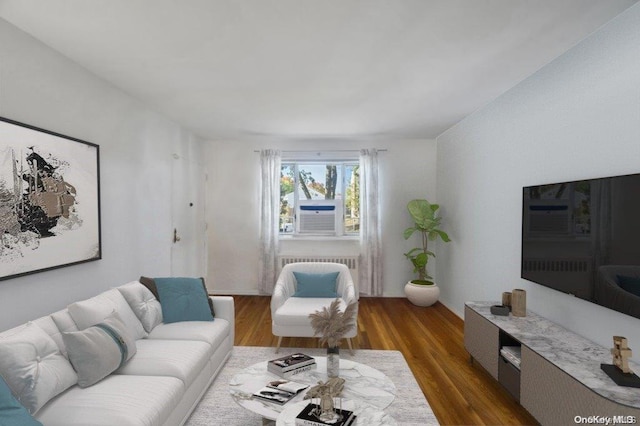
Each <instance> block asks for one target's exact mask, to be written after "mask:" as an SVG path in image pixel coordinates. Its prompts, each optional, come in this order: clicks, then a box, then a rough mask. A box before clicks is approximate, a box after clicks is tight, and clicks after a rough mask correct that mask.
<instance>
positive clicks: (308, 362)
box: [267, 353, 316, 379]
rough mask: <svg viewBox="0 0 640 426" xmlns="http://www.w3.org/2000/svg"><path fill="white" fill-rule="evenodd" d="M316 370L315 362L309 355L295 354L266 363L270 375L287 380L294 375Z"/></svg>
mask: <svg viewBox="0 0 640 426" xmlns="http://www.w3.org/2000/svg"><path fill="white" fill-rule="evenodd" d="M314 368H316V360H315V359H314V358H313V357H310V356H309V355H305V354H302V353H295V354H291V355H287V356H285V357H282V358H277V359H272V360H271V361H269V362H268V363H267V370H268V371H269V372H270V373H273V374H276V375H278V376H280V377H283V378H285V379H288V378H290V377H292V376H295V375H296V374H299V373H302V372H303V371H308V370H312V369H314Z"/></svg>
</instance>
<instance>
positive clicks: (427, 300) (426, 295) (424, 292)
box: [404, 281, 440, 306]
mask: <svg viewBox="0 0 640 426" xmlns="http://www.w3.org/2000/svg"><path fill="white" fill-rule="evenodd" d="M404 294H406V296H407V299H409V302H411V303H413V304H414V305H416V306H431V305H433V304H434V303H436V302H437V301H438V297H440V287H438V286H437V285H436V284H435V283H433V285H421V284H413V283H412V282H411V281H409V282H408V283H407V284H406V285H405V286H404Z"/></svg>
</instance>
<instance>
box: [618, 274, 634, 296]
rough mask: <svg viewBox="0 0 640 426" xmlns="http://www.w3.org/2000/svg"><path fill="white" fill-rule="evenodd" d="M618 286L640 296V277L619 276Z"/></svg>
mask: <svg viewBox="0 0 640 426" xmlns="http://www.w3.org/2000/svg"><path fill="white" fill-rule="evenodd" d="M617 278H618V285H619V286H620V288H621V289H623V290H626V291H628V292H629V293H631V294H635V295H636V296H640V277H626V276H624V275H618V276H617Z"/></svg>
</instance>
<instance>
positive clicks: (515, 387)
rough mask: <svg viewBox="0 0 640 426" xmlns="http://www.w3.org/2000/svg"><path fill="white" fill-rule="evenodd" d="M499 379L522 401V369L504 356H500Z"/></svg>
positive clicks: (517, 399)
mask: <svg viewBox="0 0 640 426" xmlns="http://www.w3.org/2000/svg"><path fill="white" fill-rule="evenodd" d="M499 358H500V361H499V364H498V381H499V382H500V384H501V385H502V386H504V388H505V389H506V390H507V391H508V392H509V393H510V394H511V395H512V396H513V397H514V398H515V399H516V401H518V402H520V370H518V369H517V368H516V367H514V366H513V364H511V363H510V362H509V361H507V360H505V359H504V358H503V357H499Z"/></svg>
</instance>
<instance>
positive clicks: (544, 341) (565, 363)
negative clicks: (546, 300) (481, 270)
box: [466, 302, 640, 408]
mask: <svg viewBox="0 0 640 426" xmlns="http://www.w3.org/2000/svg"><path fill="white" fill-rule="evenodd" d="M496 304H499V302H467V303H466V305H467V306H468V307H469V308H471V309H472V310H474V311H475V312H477V313H478V314H480V315H482V316H483V317H485V318H486V319H487V320H489V321H490V322H492V323H493V324H495V325H496V326H498V328H500V329H502V330H504V331H505V332H507V333H508V334H510V335H511V336H513V337H514V338H515V339H517V340H518V341H519V342H520V343H522V344H523V345H525V346H526V347H528V348H529V349H531V350H532V351H534V352H536V353H537V354H538V355H540V356H542V357H543V358H545V359H546V360H547V361H549V362H551V363H552V364H553V365H555V366H556V367H558V368H560V369H561V370H562V371H564V372H565V373H567V374H568V375H570V376H571V377H573V378H574V379H576V380H577V381H579V382H580V383H582V384H583V385H585V386H586V387H588V388H589V389H591V390H593V391H594V392H596V393H597V394H599V395H601V396H602V397H604V398H607V399H609V400H612V401H614V402H617V403H619V404H624V405H628V406H631V407H635V408H640V388H631V387H626V386H618V385H617V384H615V382H614V381H613V380H611V378H610V377H609V376H607V375H606V374H605V372H604V371H602V370H601V369H600V364H602V363H604V364H611V363H612V361H611V353H610V348H605V347H603V346H601V345H599V344H597V343H594V342H592V341H590V340H588V339H585V338H584V337H581V336H579V335H577V334H575V333H573V332H571V331H569V330H567V329H565V328H563V327H561V326H559V325H558V324H555V323H553V322H551V321H549V320H548V319H546V318H543V317H541V316H539V315H537V314H536V313H535V312H532V311H530V310H528V309H527V316H526V317H514V316H513V315H511V314H510V315H509V316H508V317H507V316H500V315H493V314H491V312H490V310H489V308H490V307H491V305H496ZM611 346H612V347H613V340H612V342H611ZM522 367H523V368H526V367H525V366H524V365H523V366H522ZM629 367H630V368H631V370H633V371H634V372H635V373H636V374H639V375H640V365H638V364H636V363H633V362H629Z"/></svg>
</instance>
